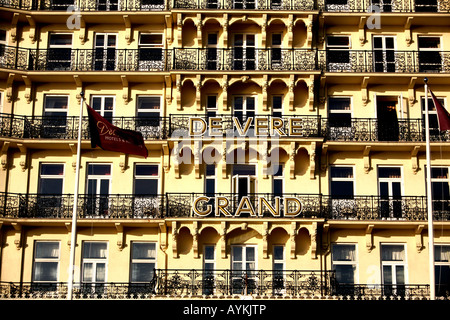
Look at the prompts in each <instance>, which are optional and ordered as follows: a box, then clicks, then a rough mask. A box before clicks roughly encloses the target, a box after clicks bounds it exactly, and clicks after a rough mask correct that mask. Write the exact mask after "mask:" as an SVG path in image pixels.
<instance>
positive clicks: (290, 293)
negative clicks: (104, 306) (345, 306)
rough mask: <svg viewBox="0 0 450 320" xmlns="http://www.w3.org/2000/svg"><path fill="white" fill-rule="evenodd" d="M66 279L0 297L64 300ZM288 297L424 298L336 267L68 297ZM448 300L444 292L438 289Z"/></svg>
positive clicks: (90, 290)
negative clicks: (343, 280)
mask: <svg viewBox="0 0 450 320" xmlns="http://www.w3.org/2000/svg"><path fill="white" fill-rule="evenodd" d="M67 294H68V287H67V283H64V282H53V283H51V282H50V283H49V282H47V283H36V282H0V300H7V299H66V298H67ZM242 295H247V296H254V297H261V298H264V297H267V298H269V297H287V298H292V299H296V298H297V299H298V298H300V299H311V298H313V299H321V298H325V299H330V298H331V299H338V300H341V299H342V300H353V299H355V300H360V299H364V300H399V299H404V300H424V299H429V296H430V288H429V285H426V284H421V285H417V284H405V285H385V284H371V285H368V284H338V283H337V282H336V280H335V271H315V270H312V271H310V270H255V271H236V270H195V269H192V270H183V269H178V270H176V269H167V270H161V269H158V270H155V271H154V277H153V278H152V280H151V281H150V282H146V283H130V282H126V283H119V282H103V283H100V282H96V283H84V282H82V283H75V284H74V289H73V295H72V297H73V299H96V300H99V299H101V300H108V299H131V300H136V299H146V300H147V299H154V298H158V297H167V296H172V297H180V298H182V297H189V298H192V297H199V298H201V297H208V296H213V297H236V296H242ZM438 297H439V298H442V299H448V295H445V294H440V293H438Z"/></svg>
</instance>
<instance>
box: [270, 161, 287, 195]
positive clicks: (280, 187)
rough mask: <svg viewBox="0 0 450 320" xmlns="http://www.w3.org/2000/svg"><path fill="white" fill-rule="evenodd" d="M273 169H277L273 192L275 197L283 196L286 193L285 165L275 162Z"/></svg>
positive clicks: (273, 180)
mask: <svg viewBox="0 0 450 320" xmlns="http://www.w3.org/2000/svg"><path fill="white" fill-rule="evenodd" d="M273 169H276V171H275V172H274V173H273V176H272V193H273V196H274V197H283V193H284V177H283V172H284V165H283V164H278V163H275V164H273Z"/></svg>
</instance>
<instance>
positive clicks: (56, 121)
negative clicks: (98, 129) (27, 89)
mask: <svg viewBox="0 0 450 320" xmlns="http://www.w3.org/2000/svg"><path fill="white" fill-rule="evenodd" d="M108 120H110V121H111V123H112V124H113V125H115V126H117V127H119V128H122V129H129V130H134V131H139V132H141V133H142V136H143V137H144V139H145V140H157V139H166V138H167V137H168V129H169V122H170V118H169V117H154V118H146V117H113V118H112V119H108ZM78 123H79V121H78V117H77V116H67V117H55V116H33V117H27V116H18V115H12V114H0V137H11V138H20V139H63V140H67V139H77V138H78ZM88 125H89V121H88V118H87V117H84V118H83V122H82V125H81V126H82V133H81V134H82V136H81V137H82V139H90V133H89V128H88Z"/></svg>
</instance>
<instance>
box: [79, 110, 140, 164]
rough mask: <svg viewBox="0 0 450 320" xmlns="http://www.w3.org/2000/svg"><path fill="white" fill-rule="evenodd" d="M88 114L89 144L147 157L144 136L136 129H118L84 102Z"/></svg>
mask: <svg viewBox="0 0 450 320" xmlns="http://www.w3.org/2000/svg"><path fill="white" fill-rule="evenodd" d="M86 107H87V110H88V115H89V131H90V134H91V146H92V148H95V147H96V146H99V147H100V148H102V149H103V150H107V151H116V152H123V153H126V154H135V155H138V156H143V157H145V158H147V157H148V151H147V148H146V147H145V144H144V138H143V137H142V134H141V133H140V132H138V131H133V130H126V129H120V128H118V127H116V126H114V125H112V124H111V123H110V122H109V121H108V120H106V119H105V118H103V117H102V116H101V115H99V114H98V113H97V112H96V111H95V110H94V109H92V108H91V107H90V106H89V105H88V104H86Z"/></svg>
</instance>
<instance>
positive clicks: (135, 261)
mask: <svg viewBox="0 0 450 320" xmlns="http://www.w3.org/2000/svg"><path fill="white" fill-rule="evenodd" d="M130 269H131V275H130V279H131V282H132V283H150V282H151V281H152V280H153V278H154V276H155V274H154V271H155V269H156V243H154V242H132V243H131V268H130Z"/></svg>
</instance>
